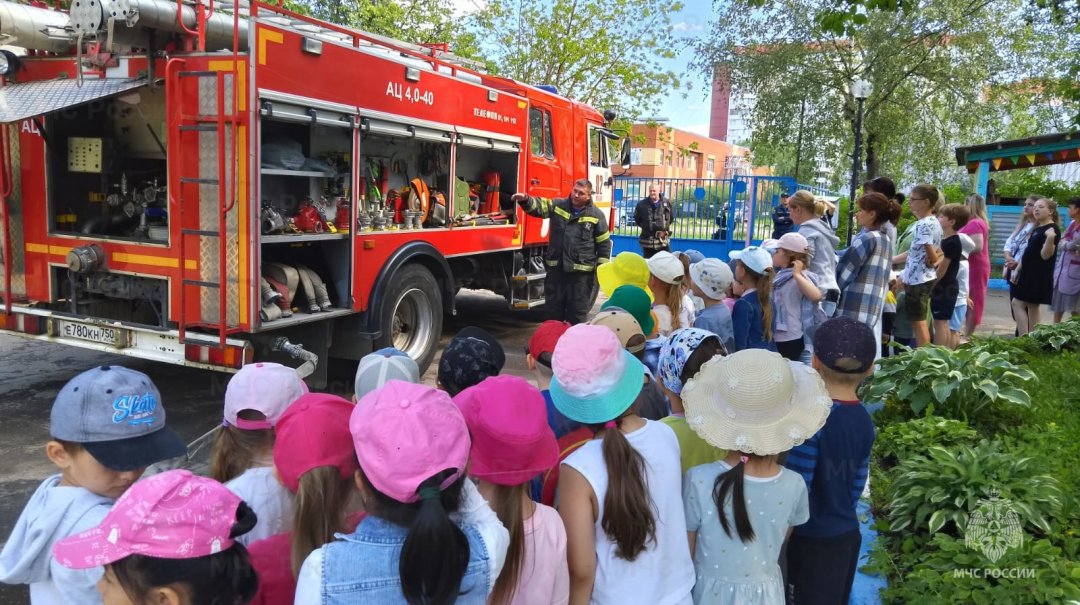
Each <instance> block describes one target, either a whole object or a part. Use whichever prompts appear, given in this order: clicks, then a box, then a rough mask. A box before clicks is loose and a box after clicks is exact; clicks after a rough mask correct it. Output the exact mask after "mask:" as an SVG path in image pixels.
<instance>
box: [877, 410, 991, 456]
mask: <svg viewBox="0 0 1080 605" xmlns="http://www.w3.org/2000/svg"><path fill="white" fill-rule="evenodd" d="M978 441H979V434H978V432H976V431H975V429H973V428H971V426H970V425H968V424H967V423H966V422H963V421H960V420H953V419H950V418H941V417H940V416H926V417H924V418H916V419H914V420H911V421H909V422H901V423H898V424H892V425H889V426H887V427H885V428H884V429H882V430H881V432H880V433H878V436H877V439H876V440H875V441H874V456H875V458H876V459H877V461H878V462H879V464H883V465H884V466H886V467H891V466H894V465H896V463H897V462H899V461H901V460H906V459H908V458H910V457H912V456H913V455H915V454H920V453H922V452H925V451H926V448H928V447H930V446H932V445H936V446H939V447H946V448H948V447H952V446H956V445H975V444H976V443H978Z"/></svg>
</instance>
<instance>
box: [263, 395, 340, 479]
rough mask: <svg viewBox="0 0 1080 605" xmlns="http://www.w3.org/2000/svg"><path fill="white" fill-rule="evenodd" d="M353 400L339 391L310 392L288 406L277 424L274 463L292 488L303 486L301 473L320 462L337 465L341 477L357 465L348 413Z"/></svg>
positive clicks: (320, 464)
mask: <svg viewBox="0 0 1080 605" xmlns="http://www.w3.org/2000/svg"><path fill="white" fill-rule="evenodd" d="M353 407H354V406H353V404H352V402H349V401H346V400H344V399H342V398H341V397H338V396H336V395H327V394H324V393H309V394H307V395H301V396H300V398H299V399H297V400H296V401H294V402H293V404H292V405H290V406H289V409H287V410H285V413H284V414H282V415H281V418H279V419H278V422H277V426H275V427H274V431H275V433H276V439H275V441H274V467H275V468H277V472H278V477H280V478H281V482H282V483H283V484H284V485H285V487H287V488H289V490H290V491H292V492H294V493H295V492H296V490H297V489H298V488H299V486H300V476H301V475H303V474H304V473H306V472H308V471H310V470H311V469H313V468H319V467H320V466H333V467H337V469H338V474H340V475H341V478H342V479H346V478H348V477H351V476H352V475H353V473H354V472H356V469H357V468H359V467H358V466H357V465H356V453H355V452H353V443H352V433H350V432H349V417H350V416H351V415H352V412H353Z"/></svg>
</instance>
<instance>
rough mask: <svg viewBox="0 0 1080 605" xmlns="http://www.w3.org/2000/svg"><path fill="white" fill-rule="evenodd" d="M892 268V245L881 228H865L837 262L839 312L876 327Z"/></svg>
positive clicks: (837, 312)
mask: <svg viewBox="0 0 1080 605" xmlns="http://www.w3.org/2000/svg"><path fill="white" fill-rule="evenodd" d="M891 269H892V245H891V243H890V242H889V238H888V236H886V235H885V233H884V232H882V231H879V230H873V231H869V230H866V231H862V232H861V233H859V234H858V235H857V236H856V237H855V241H853V242H852V243H851V246H850V247H849V248H848V249H847V250H845V251H844V256H843V257H842V258H841V259H840V262H839V263H838V264H837V265H836V284H837V286H839V288H840V304H839V305H838V306H837V308H836V314H837V315H844V316H847V317H850V318H852V319H854V320H855V321H861V322H862V323H864V324H866V325H868V326H870V327H873V326H874V324H876V323H878V321H879V320H880V318H881V311H882V308H883V307H884V305H885V292H886V290H888V288H889V273H890V271H891Z"/></svg>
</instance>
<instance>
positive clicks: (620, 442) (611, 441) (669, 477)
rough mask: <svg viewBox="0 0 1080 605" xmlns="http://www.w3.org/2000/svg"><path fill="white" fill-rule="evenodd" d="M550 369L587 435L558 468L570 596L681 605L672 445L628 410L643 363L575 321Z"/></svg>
mask: <svg viewBox="0 0 1080 605" xmlns="http://www.w3.org/2000/svg"><path fill="white" fill-rule="evenodd" d="M659 254H660V253H658V255H659ZM653 258H656V257H655V256H654V257H653ZM552 370H553V371H554V374H555V379H554V381H553V382H552V383H551V397H552V399H553V400H554V402H555V406H556V407H557V408H558V409H559V411H560V412H562V413H563V414H565V415H566V417H568V418H570V419H571V420H576V421H578V422H581V423H582V424H585V425H588V426H590V427H591V428H592V430H593V432H594V434H595V437H594V438H593V439H592V440H591V441H589V442H588V443H586V444H585V445H583V446H581V447H580V448H578V449H577V450H576V451H575V452H574V453H572V454H570V455H569V456H567V457H566V459H565V460H564V461H563V464H562V467H561V468H560V469H559V515H560V516H562V519H563V523H564V525H565V526H566V534H567V562H568V564H569V567H570V597H571V600H572V601H573V602H575V603H584V602H586V601H590V602H593V603H615V604H623V603H627V604H628V603H649V604H650V605H682V604H684V603H690V598H691V591H692V590H693V588H694V569H693V567H694V564H693V561H692V560H691V558H690V547H689V543H688V542H687V536H686V520H685V516H684V515H683V514H682V510H683V502H682V491H681V490H682V472H681V467H680V461H679V441H678V439H677V438H676V437H675V433H674V432H673V431H672V430H671V428H670V427H668V426H667V425H666V424H664V423H662V422H655V421H652V420H646V419H644V418H642V417H640V416H638V415H637V413H636V410H635V409H634V401H635V399H637V396H638V393H640V392H641V388H642V386H643V384H644V378H645V367H644V366H643V365H642V364H641V362H640V361H638V359H637V358H636V357H634V356H633V354H631V353H630V352H629V351H626V350H625V349H623V347H622V344H621V343H620V342H619V339H618V337H617V336H615V333H614V332H612V331H611V330H609V329H607V328H604V327H602V326H590V325H577V326H574V327H572V328H570V329H569V330H567V331H566V334H563V337H562V338H560V339H559V344H557V345H556V346H555V354H554V355H553V356H552Z"/></svg>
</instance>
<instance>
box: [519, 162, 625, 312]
mask: <svg viewBox="0 0 1080 605" xmlns="http://www.w3.org/2000/svg"><path fill="white" fill-rule="evenodd" d="M513 199H514V201H515V202H517V203H518V204H520V205H521V209H522V210H524V211H525V212H526V214H529V215H532V216H535V217H539V218H546V219H549V220H550V224H549V225H550V228H549V235H550V238H549V242H548V249H547V255H546V257H545V258H544V261H545V264H546V265H547V277H546V278H545V279H544V304H545V306H546V307H547V316H548V319H557V320H560V321H566V322H569V323H571V324H578V323H584V322H585V317H586V315H588V313H589V308H590V307H591V306H592V302H593V295H594V293H595V292H596V290H597V283H596V267H597V265H600V264H601V263H606V262H608V261H609V260H611V232H610V231H608V220H607V217H606V216H604V213H603V212H601V211H600V209H599V208H597V207H596V206H594V205H593V203H592V183H590V182H589V180H588V179H580V180H578V181H576V182H575V183H574V189H573V190H572V191H571V193H570V197H568V198H566V199H563V200H549V199H547V198H542V197H531V196H529V195H526V194H524V193H517V194H515V195H514V197H513Z"/></svg>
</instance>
